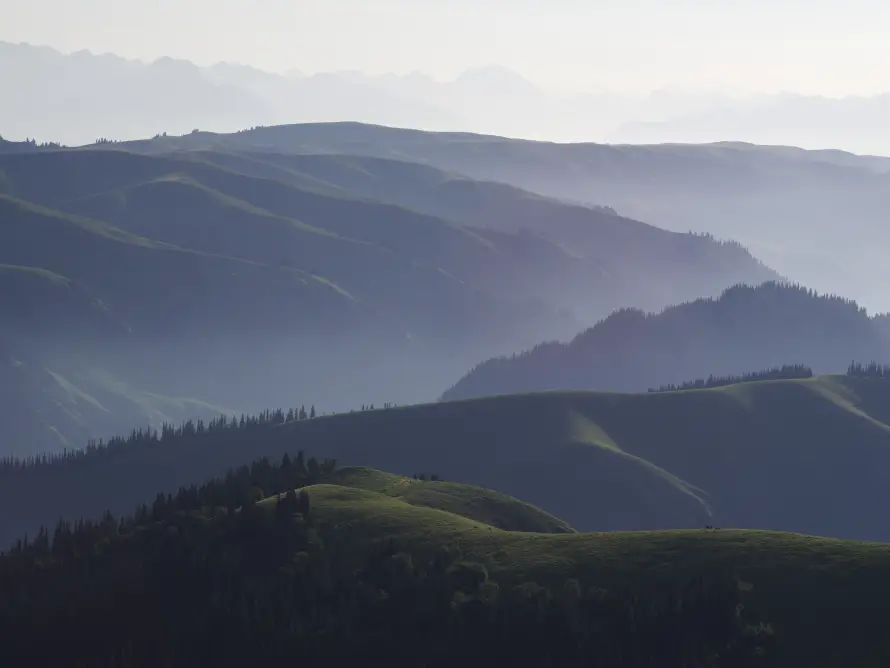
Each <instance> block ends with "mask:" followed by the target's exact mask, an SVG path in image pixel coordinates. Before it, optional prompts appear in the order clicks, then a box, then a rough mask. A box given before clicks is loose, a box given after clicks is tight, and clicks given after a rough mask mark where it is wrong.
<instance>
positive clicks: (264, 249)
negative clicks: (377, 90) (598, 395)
mask: <svg viewBox="0 0 890 668" xmlns="http://www.w3.org/2000/svg"><path fill="white" fill-rule="evenodd" d="M148 144H149V145H151V146H154V143H153V142H148ZM26 148H27V149H28V150H27V151H25V152H21V151H20V152H11V153H9V154H7V155H3V156H0V193H2V194H0V263H3V264H5V265H9V266H11V267H17V268H20V269H18V270H17V271H18V272H19V273H21V272H27V271H28V270H29V269H31V270H34V271H33V272H32V275H31V279H32V280H31V281H30V283H29V284H27V285H25V286H24V287H22V288H10V290H13V289H14V290H15V291H16V293H17V295H16V300H15V301H16V304H17V306H15V307H14V308H15V311H14V313H13V314H9V313H6V312H3V313H2V316H3V318H2V322H3V323H4V329H3V332H2V336H3V342H4V343H3V345H4V346H6V347H7V348H9V349H10V350H11V351H13V352H12V353H10V354H11V355H12V356H14V357H15V359H17V360H19V361H23V360H25V359H26V358H27V360H29V367H33V369H34V370H35V372H36V373H38V374H42V373H43V371H42V369H47V370H49V371H51V372H52V373H53V374H56V375H57V376H59V377H61V378H64V379H66V380H67V381H68V385H70V386H71V387H73V388H75V391H69V390H68V389H66V388H68V385H65V387H63V388H62V390H61V391H62V392H63V393H64V397H63V399H62V403H64V404H66V405H69V406H72V407H73V412H74V413H75V414H76V421H77V422H78V426H77V428H71V427H70V426H69V425H68V423H69V422H71V420H69V419H68V417H66V416H63V417H62V418H56V417H54V414H55V413H57V412H58V411H57V410H56V408H57V407H58V405H59V403H58V402H57V401H52V402H51V404H50V405H45V404H43V403H41V402H40V401H37V402H36V403H34V402H31V403H29V404H28V405H27V410H25V411H23V412H20V415H21V416H22V417H21V421H22V422H27V424H20V425H17V426H16V434H18V435H17V436H16V437H15V438H13V435H12V432H11V431H10V432H9V433H8V434H5V433H0V440H2V442H3V445H2V452H4V453H11V452H12V453H23V452H27V451H31V452H34V451H38V450H51V449H59V448H62V447H76V446H78V445H80V444H81V443H82V442H83V435H84V433H89V434H92V435H98V436H109V435H110V434H112V433H116V432H117V431H119V430H120V428H121V424H122V422H121V421H120V420H117V421H109V420H104V419H102V416H103V415H117V414H119V413H120V410H119V409H118V408H117V407H116V406H115V405H113V404H120V403H121V402H123V403H126V404H128V405H129V404H133V403H134V402H133V401H132V398H131V397H132V395H134V394H136V395H138V396H139V397H142V399H140V400H139V401H137V402H136V404H142V405H143V406H145V407H144V408H142V409H137V410H136V411H135V413H134V412H127V414H126V419H129V420H130V422H129V424H136V423H140V424H146V423H151V424H153V425H155V426H160V424H161V422H162V421H163V420H164V419H168V420H174V421H175V420H178V419H179V417H180V413H178V412H176V411H175V410H172V409H164V410H157V405H156V404H157V402H154V400H153V399H152V400H151V401H150V402H149V403H150V404H152V405H150V406H147V405H145V401H144V399H145V398H146V397H167V398H171V397H172V398H174V399H171V401H172V402H173V403H174V404H181V403H182V402H183V401H185V402H191V405H192V406H197V405H198V404H199V403H200V404H210V405H213V406H222V407H225V408H226V409H227V410H237V411H242V410H246V411H256V410H260V409H261V408H262V407H263V406H266V405H270V404H275V403H278V402H281V401H288V402H291V401H293V402H296V401H297V400H298V398H300V397H304V396H306V395H307V394H308V393H309V392H310V391H311V392H312V396H313V399H314V400H316V401H318V402H319V403H320V404H322V405H324V406H326V407H327V408H329V409H345V408H348V407H349V406H353V405H358V404H361V403H364V402H368V401H370V400H372V399H377V400H379V399H380V398H383V399H386V400H392V401H396V402H399V403H404V402H413V401H420V400H431V399H433V398H435V396H436V395H437V394H438V392H440V391H441V387H443V386H444V385H445V384H446V383H447V382H449V380H451V379H453V378H454V377H456V376H457V375H458V374H459V373H460V372H461V371H462V370H463V369H465V368H467V367H469V366H470V365H471V364H472V363H473V362H475V361H476V360H478V359H480V358H484V357H487V356H490V355H492V354H496V353H497V352H499V351H502V350H505V349H507V350H509V349H514V348H522V347H527V346H529V345H532V344H533V343H534V342H535V341H538V340H541V339H542V338H552V337H565V336H568V335H569V334H570V333H571V332H573V331H577V329H578V328H579V327H580V326H581V325H580V323H582V322H589V321H591V320H595V319H596V318H599V317H602V316H604V315H605V314H606V313H608V312H609V311H610V310H612V309H614V308H616V307H618V306H621V305H625V304H639V305H641V306H643V307H647V308H660V307H662V306H664V305H666V304H668V303H671V302H674V301H676V300H678V299H688V298H691V297H694V296H696V295H698V294H708V293H711V292H719V290H721V289H723V288H724V287H725V286H726V285H729V284H731V283H734V282H738V281H760V280H764V279H766V278H770V277H774V276H775V274H774V273H773V272H772V271H770V270H769V269H767V268H766V267H764V266H763V265H762V264H760V263H759V262H758V261H757V260H755V259H754V258H752V257H751V256H750V255H749V254H748V253H747V252H746V251H745V250H744V249H742V248H740V247H739V246H737V245H734V244H730V243H718V242H716V241H714V240H712V239H710V238H707V237H701V236H693V235H685V234H673V233H668V232H664V231H663V230H659V229H657V228H654V227H651V226H648V225H644V224H642V223H637V222H635V221H630V220H625V219H621V218H619V217H616V216H614V215H611V214H609V213H607V212H604V211H602V210H594V209H589V208H584V207H572V206H567V205H564V204H562V203H559V202H556V201H552V200H547V199H544V198H538V197H534V196H531V195H529V194H528V193H524V192H523V191H519V190H517V189H515V188H504V187H502V186H498V185H497V184H483V183H476V182H473V181H469V180H468V179H464V178H453V177H452V176H451V175H448V174H445V173H443V172H439V171H437V170H431V169H421V168H419V167H418V168H417V169H416V170H415V169H413V168H412V167H411V166H407V167H406V165H405V164H404V163H398V162H395V161H388V160H361V159H351V158H348V157H347V158H342V159H332V158H331V157H330V156H317V157H297V158H294V159H293V160H291V158H288V157H287V156H281V155H273V154H262V155H260V154H256V153H251V154H247V153H236V152H227V153H220V152H213V151H192V152H177V153H169V154H162V155H145V154H141V153H135V152H126V151H121V150H107V149H103V150H82V151H81V150H76V151H63V150H53V149H49V148H43V149H41V148H40V147H34V146H32V145H31V144H26ZM291 157H293V156H291ZM415 171H416V172H417V175H415ZM420 182H422V183H426V184H427V185H426V188H425V189H424V188H421V187H419V186H418V184H419V183H420ZM452 182H454V183H457V184H458V188H457V196H456V197H453V196H447V197H446V196H443V195H442V193H443V192H444V193H448V192H450V186H449V184H450V183H452ZM375 183H377V184H379V187H378V188H377V189H376V190H375V185H374V184H375ZM439 186H441V187H439ZM467 188H469V191H470V193H472V192H476V193H477V195H476V196H472V195H471V194H466V195H465V194H463V192H464V190H466V189H467ZM424 203H426V204H425V205H424ZM524 210H527V211H529V212H533V214H528V213H527V214H526V215H525V217H521V216H519V215H518V212H521V211H524ZM513 218H515V220H516V223H515V224H505V223H503V221H504V220H509V219H513ZM7 273H9V272H7ZM3 280H7V279H6V278H4V279H3ZM10 280H11V279H10ZM41 283H42V284H45V285H43V286H41V285H39V284H41ZM63 285H67V286H70V287H69V288H66V289H62V288H61V287H60V286H63ZM48 286H49V287H48ZM52 286H55V287H52ZM47 291H50V292H52V291H54V294H55V295H56V297H58V298H53V299H51V300H48V301H47V300H46V299H45V298H44V297H45V296H44V293H45V292H47ZM66 299H67V300H69V301H70V303H64V301H65V300H66ZM84 300H85V301H84ZM81 302H83V304H86V305H89V304H101V311H102V313H103V314H104V315H103V318H105V320H104V321H103V322H105V323H106V324H104V325H99V326H100V329H101V331H102V335H101V336H98V335H91V336H80V337H79V338H77V339H76V341H75V338H76V337H75V336H74V335H72V334H71V331H72V328H73V327H74V325H73V323H72V322H71V319H72V318H75V317H78V318H79V316H72V315H71V314H72V313H74V312H79V309H81V306H80V304H81ZM0 308H4V309H5V308H7V302H5V301H4V303H3V305H2V307H0ZM92 310H94V309H93V307H92V306H90V307H89V308H88V309H87V311H89V312H90V313H92ZM36 313H39V317H38V316H35V314H36ZM23 348H27V355H26V354H25V352H22V349H23ZM17 351H18V352H17ZM10 359H12V358H11V357H10ZM97 378H100V379H101V381H97V380H96V379H97ZM63 385H64V384H63ZM114 388H129V389H127V390H126V392H123V393H122V392H118V391H116V390H115V389H114ZM51 393H56V394H58V391H57V390H56V389H55V388H52V389H51ZM121 394H124V395H125V396H120V395H121ZM100 395H101V396H100ZM31 396H38V395H37V394H33V395H31ZM164 403H166V404H167V405H168V406H169V405H170V401H167V400H166V399H165V400H164ZM70 412H71V411H67V410H66V412H65V413H66V415H67V414H68V413H70ZM199 414H203V415H204V416H205V417H206V416H209V415H210V413H209V412H206V411H199ZM131 418H132V419H131ZM136 418H138V420H137V419H136ZM20 434H27V435H29V436H28V438H27V439H23V438H22V437H21V436H20ZM41 434H42V435H43V437H42V438H41V437H40V435H41Z"/></svg>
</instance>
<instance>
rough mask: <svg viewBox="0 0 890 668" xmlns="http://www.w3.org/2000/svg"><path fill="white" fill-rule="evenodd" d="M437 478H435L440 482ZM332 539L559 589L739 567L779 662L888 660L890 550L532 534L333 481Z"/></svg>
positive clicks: (783, 540)
mask: <svg viewBox="0 0 890 668" xmlns="http://www.w3.org/2000/svg"><path fill="white" fill-rule="evenodd" d="M432 484H433V485H435V484H437V483H432ZM305 489H306V491H307V492H308V493H309V498H310V503H311V507H312V512H313V514H314V517H316V518H317V521H318V523H319V526H320V530H321V532H322V535H323V537H324V538H325V540H332V541H337V545H342V546H346V547H347V548H348V547H349V545H352V548H353V549H355V550H356V552H359V553H362V552H363V551H364V550H365V549H366V548H367V546H368V545H370V544H373V543H374V542H376V541H382V540H388V539H389V538H393V539H394V540H396V541H397V544H399V545H400V546H403V549H408V550H410V551H414V552H415V553H417V554H427V555H431V554H435V552H436V551H437V550H441V549H442V548H450V549H457V550H459V554H460V555H461V557H462V558H463V559H467V560H471V561H477V562H480V563H483V564H484V565H485V566H486V567H487V569H488V572H489V573H490V575H491V577H493V578H494V579H496V580H497V581H498V582H501V583H504V584H509V583H513V584H519V583H521V582H526V581H534V582H538V583H540V584H548V585H550V586H552V587H560V586H562V584H563V583H564V582H565V581H566V580H567V579H568V578H577V579H578V580H579V581H582V582H585V583H587V584H588V585H590V586H599V587H603V588H605V589H607V590H609V591H613V592H624V591H634V590H642V589H645V588H647V587H649V586H654V585H664V584H668V583H677V582H682V581H684V580H686V579H691V578H695V577H698V576H702V575H710V574H714V575H716V574H720V573H733V574H735V575H738V576H739V577H740V578H741V579H742V580H744V581H747V582H750V583H752V584H753V585H754V589H753V593H752V598H751V600H750V601H749V603H748V606H749V608H750V609H751V611H752V612H754V613H755V616H756V617H757V618H759V619H764V620H768V621H769V622H770V623H771V624H772V625H773V626H774V629H775V631H776V634H777V636H776V637H777V639H778V640H779V642H778V643H777V650H778V654H777V655H776V657H775V659H776V665H780V666H802V667H803V666H806V667H807V668H816V667H821V666H825V667H826V668H828V667H832V666H837V665H851V666H853V665H855V666H857V667H859V666H862V667H865V666H876V667H877V666H882V665H884V664H885V663H886V662H887V661H888V660H890V636H888V635H887V634H886V633H885V632H884V630H885V626H886V623H887V621H888V616H887V613H886V612H883V613H882V612H881V611H887V610H888V606H887V600H888V597H890V546H888V545H884V544H879V543H860V542H854V541H841V540H831V539H824V538H815V537H811V536H805V535H799V534H789V533H779V532H769V531H732V530H722V529H721V530H705V529H698V530H692V531H654V532H630V533H607V534H604V533H582V534H563V535H546V534H528V533H525V534H524V533H518V532H514V531H503V530H500V529H497V528H493V527H491V526H489V525H488V524H486V523H484V522H478V521H472V520H469V519H466V518H464V517H460V516H457V515H455V514H452V513H449V512H443V511H442V510H431V509H429V508H424V507H417V506H416V505H413V504H411V503H406V502H404V501H401V500H395V499H393V498H392V497H387V496H385V495H381V494H378V493H372V492H369V491H366V490H356V489H353V488H344V487H340V486H337V485H316V486H312V487H308V488H305Z"/></svg>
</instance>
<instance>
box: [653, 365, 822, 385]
mask: <svg viewBox="0 0 890 668" xmlns="http://www.w3.org/2000/svg"><path fill="white" fill-rule="evenodd" d="M812 377H813V370H812V369H811V368H810V367H808V366H806V365H804V364H783V365H782V366H775V367H772V368H770V369H766V370H764V371H753V372H751V373H744V374H742V375H740V376H714V375H711V376H708V377H707V378H698V379H696V380H688V381H685V382H683V383H679V384H674V383H671V384H668V385H659V386H658V388H651V387H650V388H649V392H673V391H676V390H700V389H704V388H707V387H724V386H726V385H735V384H737V383H751V382H754V381H758V380H783V379H794V378H812Z"/></svg>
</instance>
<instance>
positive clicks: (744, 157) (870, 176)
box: [128, 123, 890, 311]
mask: <svg viewBox="0 0 890 668" xmlns="http://www.w3.org/2000/svg"><path fill="white" fill-rule="evenodd" d="M129 146H132V148H131V150H144V151H151V150H155V151H167V150H172V149H174V148H175V149H180V150H183V149H190V148H209V147H214V148H215V149H216V150H237V151H266V152H267V151H274V152H277V153H298V154H305V153H329V154H330V153H333V154H348V155H361V156H366V157H377V158H391V159H395V160H402V161H407V162H419V163H422V164H426V165H429V166H431V167H435V168H437V169H441V170H445V171H449V172H456V173H458V174H462V175H464V176H466V177H469V178H471V179H474V180H482V181H497V182H500V183H505V184H510V185H512V186H515V187H518V188H521V189H523V190H526V191H530V192H533V193H536V194H539V195H544V196H547V197H551V198H558V199H562V200H566V201H573V202H580V203H584V204H589V205H608V206H611V207H613V208H614V209H615V210H616V211H618V212H620V213H621V214H622V215H623V216H626V217H629V218H632V219H637V220H644V221H646V222H647V223H650V224H652V225H656V226H658V227H662V228H664V229H668V230H673V231H679V232H687V231H690V230H692V231H695V232H698V233H706V234H712V235H714V236H715V237H718V238H729V239H735V240H736V241H738V242H740V243H742V244H743V245H744V246H745V247H746V248H748V249H750V251H751V252H752V253H753V254H754V255H755V256H757V257H758V258H760V259H761V260H763V261H764V262H765V263H766V264H767V265H768V266H770V267H772V268H773V269H775V270H776V271H777V272H779V274H781V275H782V276H785V277H787V278H789V279H791V280H794V281H798V282H801V283H803V284H805V285H808V286H809V287H812V288H813V289H816V290H819V291H820V292H830V293H835V294H843V295H848V296H850V297H853V298H855V299H857V300H858V301H859V302H861V303H863V304H865V305H866V306H868V307H869V308H870V309H872V310H874V311H890V298H888V297H887V294H886V291H885V290H883V288H882V286H883V285H885V284H887V283H888V282H890V268H888V265H887V263H886V262H884V259H883V255H882V254H881V252H882V251H881V250H880V249H881V248H883V246H884V245H885V244H887V243H890V232H888V227H887V226H886V225H885V218H886V215H885V214H886V210H887V205H888V193H890V173H888V171H887V169H886V162H885V161H883V160H882V159H881V158H876V157H875V156H856V155H853V154H850V153H844V152H834V151H804V150H800V149H794V148H791V147H775V146H754V145H750V144H743V143H739V142H722V143H718V144H704V145H684V144H664V145H658V146H631V145H607V144H590V143H588V144H556V143H551V142H536V141H522V140H514V139H508V138H505V137H502V136H489V135H478V134H472V133H457V132H454V133H447V132H442V133H433V132H422V131H418V130H410V129H400V128H393V127H379V126H371V125H363V124H360V123H327V124H324V123H323V124H303V125H292V126H279V127H265V128H256V129H253V130H251V131H248V132H241V133H236V134H230V135H216V134H211V133H197V134H195V135H188V136H185V137H177V138H166V139H164V140H158V141H155V142H138V143H135V144H132V145H128V147H129ZM842 221H843V224H841V222H842ZM866 238H867V239H870V240H871V241H872V242H873V243H870V244H863V243H862V242H861V241H862V239H866Z"/></svg>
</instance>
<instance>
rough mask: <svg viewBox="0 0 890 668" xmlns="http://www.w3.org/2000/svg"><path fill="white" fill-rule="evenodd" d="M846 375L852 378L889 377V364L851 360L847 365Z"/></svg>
mask: <svg viewBox="0 0 890 668" xmlns="http://www.w3.org/2000/svg"><path fill="white" fill-rule="evenodd" d="M847 375H848V376H850V377H853V378H890V364H879V363H878V362H874V361H872V362H869V363H868V364H861V363H857V362H851V363H850V366H849V367H847Z"/></svg>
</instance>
